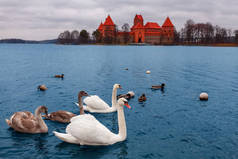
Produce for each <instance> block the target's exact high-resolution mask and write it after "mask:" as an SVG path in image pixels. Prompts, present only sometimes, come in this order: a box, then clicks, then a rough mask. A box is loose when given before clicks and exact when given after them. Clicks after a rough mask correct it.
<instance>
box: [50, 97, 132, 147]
mask: <svg viewBox="0 0 238 159" xmlns="http://www.w3.org/2000/svg"><path fill="white" fill-rule="evenodd" d="M124 106H126V107H128V108H129V109H130V108H131V106H130V105H129V104H128V101H127V100H126V99H125V98H120V99H119V100H118V102H117V103H116V108H117V117H118V128H119V133H118V134H115V133H113V132H111V131H110V130H109V129H108V128H107V127H105V126H104V125H103V124H102V123H100V122H99V121H98V120H97V119H96V118H95V117H94V116H93V115H91V114H84V115H78V116H75V117H73V118H72V119H71V123H70V124H69V125H68V126H67V127H66V133H60V132H56V131H53V133H54V135H55V136H56V137H57V138H59V139H60V140H62V141H64V142H68V143H71V144H79V145H92V146H99V145H104V146H105V145H112V144H115V143H117V142H121V141H124V140H126V138H127V128H126V121H125V115H124Z"/></svg>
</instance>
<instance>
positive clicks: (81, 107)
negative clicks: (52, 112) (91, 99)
mask: <svg viewBox="0 0 238 159" xmlns="http://www.w3.org/2000/svg"><path fill="white" fill-rule="evenodd" d="M78 103H79V112H80V115H82V114H84V110H83V100H82V96H80V95H79V96H78Z"/></svg>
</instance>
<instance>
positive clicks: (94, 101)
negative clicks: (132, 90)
mask: <svg viewBox="0 0 238 159" xmlns="http://www.w3.org/2000/svg"><path fill="white" fill-rule="evenodd" d="M118 88H120V89H121V88H122V87H121V85H120V84H114V85H113V89H112V106H111V107H110V106H109V105H108V104H107V103H106V102H105V101H104V100H102V99H101V98H100V97H99V96H97V95H91V96H88V97H86V98H85V99H84V100H83V102H84V103H85V104H86V105H84V106H83V109H84V111H88V112H90V113H112V112H115V111H117V109H116V103H117V89H118ZM75 104H76V105H77V106H79V104H78V103H75Z"/></svg>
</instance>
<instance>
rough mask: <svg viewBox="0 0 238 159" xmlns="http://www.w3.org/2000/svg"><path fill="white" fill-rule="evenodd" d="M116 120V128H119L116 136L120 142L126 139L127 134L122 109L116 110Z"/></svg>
mask: <svg viewBox="0 0 238 159" xmlns="http://www.w3.org/2000/svg"><path fill="white" fill-rule="evenodd" d="M117 118H118V127H119V133H118V135H119V136H120V138H121V141H123V140H125V139H126V136H127V132H126V120H125V115H124V108H123V107H120V106H119V108H117Z"/></svg>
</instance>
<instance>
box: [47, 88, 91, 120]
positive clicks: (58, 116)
mask: <svg viewBox="0 0 238 159" xmlns="http://www.w3.org/2000/svg"><path fill="white" fill-rule="evenodd" d="M83 96H88V93H87V92H85V91H80V92H79V93H78V103H80V105H82V104H83V103H82V97H83ZM79 108H80V110H79V111H80V115H82V114H84V110H83V109H82V107H80V106H79ZM74 116H76V114H74V113H71V112H69V111H64V110H59V111H57V112H52V113H50V114H48V115H44V116H43V117H45V119H47V120H51V121H57V122H60V123H69V122H70V119H71V118H72V117H74Z"/></svg>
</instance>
